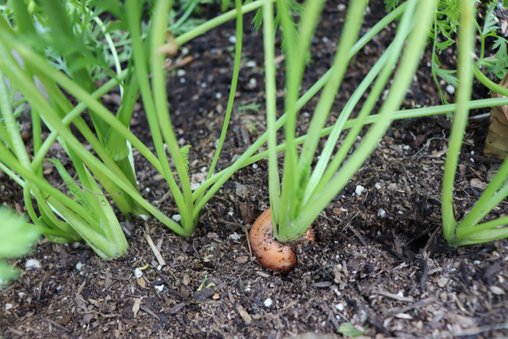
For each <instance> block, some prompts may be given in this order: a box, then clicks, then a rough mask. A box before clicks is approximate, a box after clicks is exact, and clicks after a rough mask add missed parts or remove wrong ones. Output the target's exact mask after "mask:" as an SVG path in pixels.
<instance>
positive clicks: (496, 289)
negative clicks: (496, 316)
mask: <svg viewBox="0 0 508 339" xmlns="http://www.w3.org/2000/svg"><path fill="white" fill-rule="evenodd" d="M489 289H490V291H491V292H492V293H494V294H497V295H504V290H503V289H502V288H500V287H497V286H490V288H489Z"/></svg>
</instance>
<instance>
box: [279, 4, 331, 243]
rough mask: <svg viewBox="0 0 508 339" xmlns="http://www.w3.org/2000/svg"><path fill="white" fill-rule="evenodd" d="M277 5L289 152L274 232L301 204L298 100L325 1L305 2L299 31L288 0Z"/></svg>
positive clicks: (286, 140)
mask: <svg viewBox="0 0 508 339" xmlns="http://www.w3.org/2000/svg"><path fill="white" fill-rule="evenodd" d="M277 5H278V8H279V9H278V12H279V13H280V14H279V15H280V17H281V23H282V33H283V43H284V50H285V55H286V71H285V75H286V97H285V100H284V104H285V105H284V107H285V110H286V115H287V117H288V118H287V121H286V123H285V124H284V139H285V142H286V151H285V153H284V166H283V174H282V193H281V199H280V208H279V210H278V211H276V210H272V213H277V214H278V217H277V218H278V220H279V223H278V224H277V225H276V226H277V228H276V229H275V233H277V232H279V229H280V227H281V226H280V225H286V224H288V223H289V222H290V220H291V219H292V218H293V217H294V215H295V213H296V211H297V210H298V207H299V204H298V201H299V197H300V196H301V188H300V185H299V177H300V174H299V173H298V152H297V148H296V145H295V143H294V140H295V137H296V122H297V115H298V111H297V110H296V107H297V105H296V102H297V101H298V97H299V90H300V86H301V83H302V79H303V74H304V71H305V65H306V63H307V57H308V55H309V52H308V51H309V50H310V45H311V41H312V37H313V36H314V32H315V30H316V27H317V23H318V19H319V17H320V13H321V11H322V9H323V6H324V1H322V0H319V1H317V0H307V1H306V3H305V7H304V10H303V12H302V13H303V14H302V18H301V19H300V28H299V30H298V32H294V29H293V25H294V23H293V22H292V20H291V17H290V13H289V10H288V8H287V6H286V2H285V1H282V0H278V1H277Z"/></svg>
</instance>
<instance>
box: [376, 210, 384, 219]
mask: <svg viewBox="0 0 508 339" xmlns="http://www.w3.org/2000/svg"><path fill="white" fill-rule="evenodd" d="M377 216H378V217H380V218H381V219H383V218H385V217H386V211H385V210H384V209H382V208H380V209H379V210H378V211H377Z"/></svg>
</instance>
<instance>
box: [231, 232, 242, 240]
mask: <svg viewBox="0 0 508 339" xmlns="http://www.w3.org/2000/svg"><path fill="white" fill-rule="evenodd" d="M240 238H241V237H240V235H239V234H238V233H236V232H234V233H233V234H230V235H229V239H231V240H233V241H238V240H240Z"/></svg>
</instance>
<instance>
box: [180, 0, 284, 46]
mask: <svg viewBox="0 0 508 339" xmlns="http://www.w3.org/2000/svg"><path fill="white" fill-rule="evenodd" d="M271 1H274V0H271ZM263 2H264V0H257V1H253V2H251V3H249V4H246V5H243V6H242V14H246V13H249V12H252V11H255V10H256V9H258V8H261V6H263ZM234 18H236V9H232V10H230V11H229V12H226V13H224V14H221V15H219V16H218V17H216V18H213V19H211V20H208V21H206V22H205V23H203V24H201V25H199V26H197V27H195V28H194V29H192V30H190V31H188V32H186V33H184V34H182V35H180V36H178V37H177V38H176V39H175V41H176V43H177V45H178V46H182V45H183V44H185V43H187V42H189V41H191V40H194V39H195V38H197V37H198V36H200V35H203V34H205V33H207V32H209V31H211V30H212V29H214V28H216V27H218V26H221V25H223V24H225V23H226V22H228V21H231V20H233V19H234Z"/></svg>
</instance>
